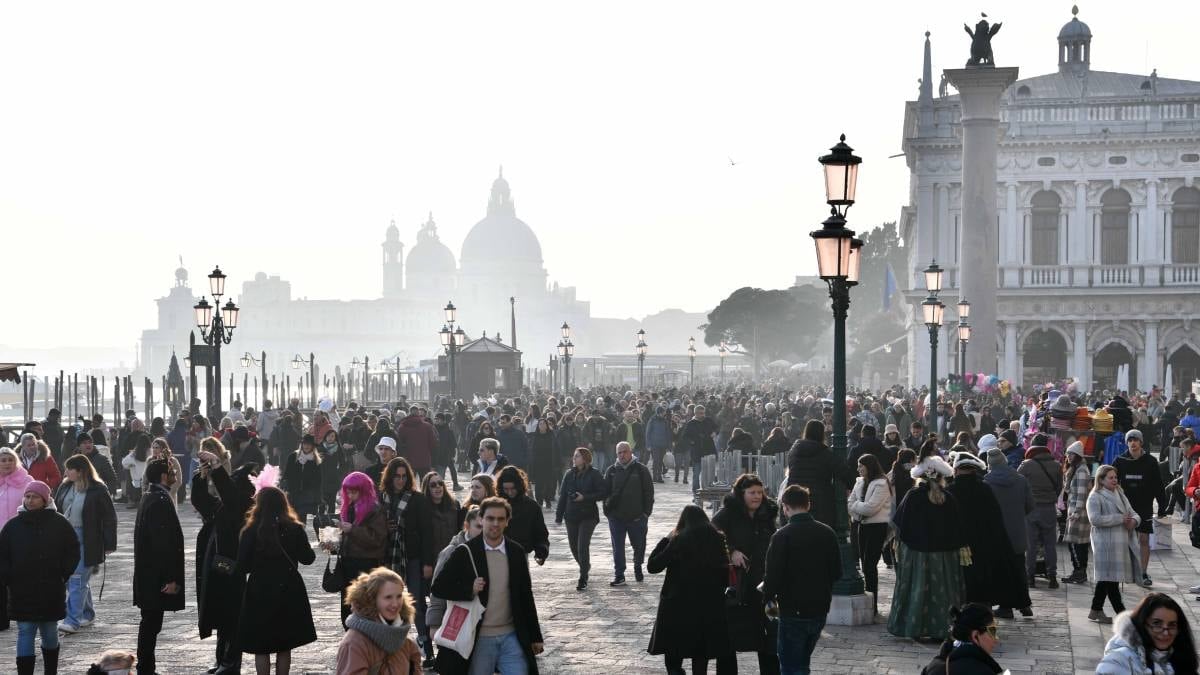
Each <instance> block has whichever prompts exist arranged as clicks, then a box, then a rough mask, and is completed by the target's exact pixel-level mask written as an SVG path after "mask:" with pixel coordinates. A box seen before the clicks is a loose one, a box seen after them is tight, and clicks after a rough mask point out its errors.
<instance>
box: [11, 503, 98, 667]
mask: <svg viewBox="0 0 1200 675" xmlns="http://www.w3.org/2000/svg"><path fill="white" fill-rule="evenodd" d="M77 565H79V539H78V538H77V537H76V536H75V528H73V527H71V523H69V522H68V521H67V519H66V518H64V517H63V516H62V515H61V514H59V513H58V512H57V511H55V509H54V501H53V500H52V499H50V488H49V486H47V485H46V484H45V483H42V482H40V481H34V482H32V483H29V484H28V485H26V486H25V495H24V499H23V502H22V508H21V509H20V510H18V511H17V515H16V516H15V517H13V518H11V519H10V520H9V521H8V522H7V523H5V525H4V529H3V531H0V583H3V584H4V585H5V586H7V587H8V588H9V592H8V616H9V618H10V619H11V620H13V621H16V622H17V672H18V673H19V674H20V675H24V674H25V673H33V667H34V664H35V662H36V658H37V657H36V655H35V654H34V650H33V641H34V639H35V638H36V637H37V633H38V632H39V631H40V632H41V634H42V658H43V660H44V661H45V667H46V672H48V673H50V672H55V670H54V669H56V668H57V667H58V649H59V646H58V621H59V620H61V619H62V618H64V617H65V616H66V615H67V600H66V598H67V580H68V579H70V578H71V574H72V573H74V571H75V567H76V566H77Z"/></svg>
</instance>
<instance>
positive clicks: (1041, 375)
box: [1020, 324, 1071, 383]
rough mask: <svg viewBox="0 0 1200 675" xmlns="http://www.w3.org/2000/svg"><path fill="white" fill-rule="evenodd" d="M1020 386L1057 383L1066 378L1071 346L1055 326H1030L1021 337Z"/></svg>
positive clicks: (1062, 332) (1063, 333) (1065, 336)
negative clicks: (1021, 383)
mask: <svg viewBox="0 0 1200 675" xmlns="http://www.w3.org/2000/svg"><path fill="white" fill-rule="evenodd" d="M1020 344H1021V350H1020V351H1021V379H1022V381H1023V382H1027V383H1029V382H1035V383H1043V382H1058V381H1060V380H1062V379H1064V378H1066V376H1067V368H1068V364H1069V363H1070V361H1069V358H1068V350H1069V348H1070V345H1071V342H1070V339H1069V338H1068V336H1067V334H1066V333H1065V332H1064V331H1062V330H1061V329H1059V328H1058V327H1056V326H1052V325H1050V324H1047V325H1046V326H1045V327H1043V326H1042V325H1041V324H1033V325H1032V326H1030V327H1029V328H1027V329H1026V330H1025V331H1024V334H1023V335H1022V336H1021V342H1020Z"/></svg>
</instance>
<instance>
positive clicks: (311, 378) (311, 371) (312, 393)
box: [292, 352, 317, 408]
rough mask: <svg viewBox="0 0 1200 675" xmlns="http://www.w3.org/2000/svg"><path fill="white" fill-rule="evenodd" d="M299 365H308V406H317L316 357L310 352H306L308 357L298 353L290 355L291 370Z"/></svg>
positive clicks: (296, 368) (297, 368) (298, 367)
mask: <svg viewBox="0 0 1200 675" xmlns="http://www.w3.org/2000/svg"><path fill="white" fill-rule="evenodd" d="M300 366H308V407H310V408H316V407H317V358H316V357H315V356H313V353H312V352H309V353H308V359H307V360H305V359H304V357H302V356H300V355H299V354H297V355H295V356H293V357H292V370H299V369H300Z"/></svg>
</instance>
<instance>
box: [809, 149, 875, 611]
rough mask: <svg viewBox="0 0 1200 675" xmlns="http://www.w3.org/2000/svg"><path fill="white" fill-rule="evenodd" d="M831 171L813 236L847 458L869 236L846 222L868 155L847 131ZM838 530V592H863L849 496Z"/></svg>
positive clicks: (826, 161)
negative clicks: (855, 333)
mask: <svg viewBox="0 0 1200 675" xmlns="http://www.w3.org/2000/svg"><path fill="white" fill-rule="evenodd" d="M818 161H819V162H820V163H821V166H822V167H824V171H825V197H826V203H827V204H829V208H830V214H829V218H827V219H826V220H825V222H824V223H822V224H821V229H819V230H814V231H813V232H811V233H810V235H809V236H811V237H812V239H813V243H814V244H815V245H816V249H817V270H818V274H819V275H820V277H821V278H822V279H824V280H825V283H826V285H827V286H828V287H829V298H830V300H831V301H832V306H833V432H832V434H831V435H830V440H831V443H832V447H831V448H830V450H831V453H832V455H833V457H834V461H836V462H843V463H844V462H845V461H846V460H847V456H848V454H847V453H848V448H847V447H846V314H847V312H848V311H849V309H850V288H851V287H853V286H855V285H857V284H858V273H859V262H860V260H861V255H859V252H860V250H861V249H862V245H863V242H862V241H861V240H859V239H856V238H855V237H854V231H853V230H850V229H848V228H847V227H846V211H847V210H849V208H850V206H852V205H853V204H854V191H855V184H856V182H857V180H858V165H859V164H860V163H861V162H862V159H861V158H859V157H856V156H855V155H854V152H853V149H852V148H851V147H850V146H848V145H846V136H845V135H844V134H843V135H842V137H841V140H840V141H839V142H838V144H837V145H835V146H833V148H831V150H830V154H828V155H825V156H824V157H821V158H820V159H819V160H818ZM834 503H835V505H836V507H837V513H836V523H835V524H836V528H835V532H836V534H837V538H838V545H839V547H840V549H841V555H842V577H841V579H839V580H838V581H837V583H836V584H834V586H833V592H834V594H836V595H861V594H862V593H863V590H864V586H863V579H862V576H861V575H860V574H859V573H858V564H857V562H856V561H857V558H858V556H857V555H856V554H855V552H854V551H853V550H852V549H851V547H850V518H849V514H848V512H847V510H846V502H845V500H844V499H836V500H834Z"/></svg>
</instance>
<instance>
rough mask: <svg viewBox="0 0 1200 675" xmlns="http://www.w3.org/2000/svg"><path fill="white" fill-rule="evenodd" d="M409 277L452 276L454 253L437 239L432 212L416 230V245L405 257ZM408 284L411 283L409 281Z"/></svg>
mask: <svg viewBox="0 0 1200 675" xmlns="http://www.w3.org/2000/svg"><path fill="white" fill-rule="evenodd" d="M405 264H406V265H407V274H408V276H409V279H410V280H411V279H413V275H417V276H437V275H445V276H453V274H454V272H455V267H456V266H455V264H454V254H453V253H451V252H450V249H449V247H447V246H446V245H445V244H443V243H442V241H441V239H438V234H437V225H436V224H435V223H434V222H433V214H432V213H431V214H429V220H428V221H426V223H425V224H424V225H422V226H421V229H420V230H419V231H418V232H417V245H416V246H413V247H412V250H411V251H409V252H408V258H407V259H406V263H405ZM409 285H410V286H411V285H412V283H411V281H410V283H409Z"/></svg>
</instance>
